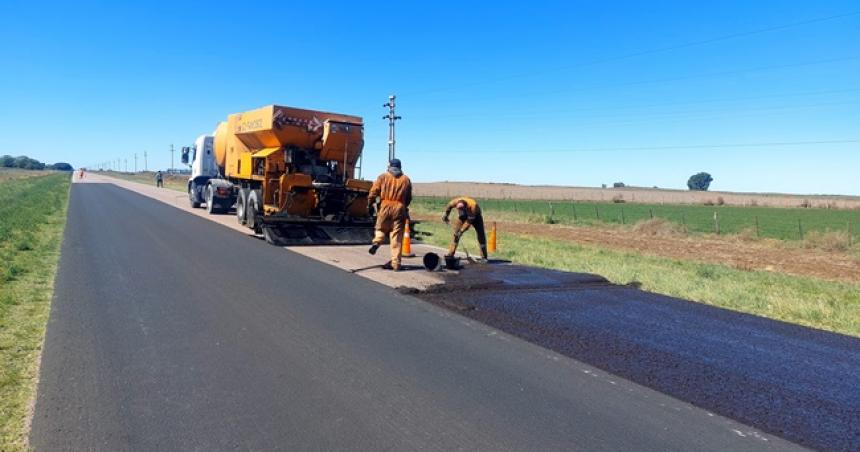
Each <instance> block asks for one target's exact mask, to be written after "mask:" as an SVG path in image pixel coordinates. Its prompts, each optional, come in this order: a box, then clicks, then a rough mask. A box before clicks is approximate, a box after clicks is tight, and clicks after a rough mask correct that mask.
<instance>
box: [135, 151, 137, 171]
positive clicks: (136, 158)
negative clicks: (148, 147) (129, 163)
mask: <svg viewBox="0 0 860 452" xmlns="http://www.w3.org/2000/svg"><path fill="white" fill-rule="evenodd" d="M134 172H135V173H136V172H137V152H135V153H134Z"/></svg>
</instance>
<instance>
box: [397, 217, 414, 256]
mask: <svg viewBox="0 0 860 452" xmlns="http://www.w3.org/2000/svg"><path fill="white" fill-rule="evenodd" d="M411 235H412V234H410V230H409V220H406V228H405V229H404V230H403V244H402V245H401V246H400V255H401V256H404V257H415V253H413V252H412V238H411V237H410V236H411Z"/></svg>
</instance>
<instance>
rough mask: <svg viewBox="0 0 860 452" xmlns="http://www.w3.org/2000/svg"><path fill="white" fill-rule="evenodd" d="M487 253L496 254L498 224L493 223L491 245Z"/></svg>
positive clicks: (489, 244)
mask: <svg viewBox="0 0 860 452" xmlns="http://www.w3.org/2000/svg"><path fill="white" fill-rule="evenodd" d="M487 245H488V246H487V251H489V252H491V253H495V252H496V222H495V221H494V222H493V229H490V243H488V244H487Z"/></svg>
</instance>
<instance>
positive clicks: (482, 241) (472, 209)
mask: <svg viewBox="0 0 860 452" xmlns="http://www.w3.org/2000/svg"><path fill="white" fill-rule="evenodd" d="M461 201H462V202H463V204H465V205H466V208H465V209H464V210H463V212H462V213H463V214H465V216H464V217H461V215H460V212H459V210H458V215H457V219H456V220H454V222H453V224H452V227H453V229H454V238H453V239H452V240H451V244H450V245H448V255H449V256H453V255H454V253H456V252H457V246H458V245H459V244H460V237H461V236H462V235H463V233H464V232H466V231H468V230H469V227H470V226H474V227H475V234H477V235H478V245H479V246H480V247H481V257H483V258H484V259H486V258H487V235H486V232H485V231H484V217H483V216H482V215H481V206H479V205H478V201H475V200H474V199H472V198H469V197H467V196H460V197H458V198H454V199H452V200H451V202H449V203H448V205H447V206H445V215H444V218H445V219H446V220H447V218H448V215H450V214H451V210H453V209H455V208H457V204H459V203H460V202H461Z"/></svg>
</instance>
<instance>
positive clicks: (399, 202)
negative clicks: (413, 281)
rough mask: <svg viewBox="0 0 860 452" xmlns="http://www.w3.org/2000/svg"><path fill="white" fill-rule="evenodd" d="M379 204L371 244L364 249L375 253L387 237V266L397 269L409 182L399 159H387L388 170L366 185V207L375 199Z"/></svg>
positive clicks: (409, 196)
mask: <svg viewBox="0 0 860 452" xmlns="http://www.w3.org/2000/svg"><path fill="white" fill-rule="evenodd" d="M377 197H379V198H380V199H381V200H382V203H381V205H380V207H379V212H377V215H376V231H375V233H374V237H373V246H371V247H370V249H369V250H368V252H369V253H370V254H376V250H378V249H379V246H380V245H382V242H383V241H384V240H385V235H386V234H387V235H388V236H389V242H390V244H391V269H392V270H394V271H400V257H401V255H400V245H401V244H402V243H403V226H404V223H405V222H406V219H407V218H409V203H411V202H412V182H411V181H410V180H409V177H407V176H406V175H405V174H403V170H402V169H401V164H400V160H398V159H391V162H389V164H388V170H386V171H385V172H384V173H382V174H380V175H379V177H377V178H376V181H375V182H374V183H373V186H372V187H371V188H370V194H369V195H368V197H367V204H368V206H367V207H368V209H369V210H371V211H372V210H373V207H374V205H375V203H376V198H377Z"/></svg>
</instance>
